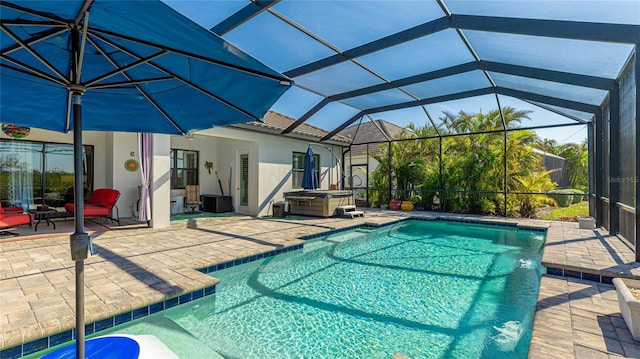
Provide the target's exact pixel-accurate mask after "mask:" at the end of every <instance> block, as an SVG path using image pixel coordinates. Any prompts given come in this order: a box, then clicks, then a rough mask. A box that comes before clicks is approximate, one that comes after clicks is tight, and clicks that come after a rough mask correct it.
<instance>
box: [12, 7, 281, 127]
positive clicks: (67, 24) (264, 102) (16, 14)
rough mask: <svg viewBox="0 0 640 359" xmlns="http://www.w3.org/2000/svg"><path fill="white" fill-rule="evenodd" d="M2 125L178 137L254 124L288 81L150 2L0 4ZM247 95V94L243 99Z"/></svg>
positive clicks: (183, 18)
mask: <svg viewBox="0 0 640 359" xmlns="http://www.w3.org/2000/svg"><path fill="white" fill-rule="evenodd" d="M0 6H1V7H0V9H1V11H0V12H1V15H0V16H1V17H2V20H1V21H2V32H1V35H0V36H1V37H0V43H1V44H2V45H1V46H2V57H1V65H2V89H1V93H2V102H1V105H0V106H1V107H0V110H1V111H0V112H1V114H2V115H1V116H2V117H1V120H2V122H3V123H14V124H20V125H24V126H33V127H38V128H44V129H49V130H53V131H59V132H67V131H71V130H73V121H72V120H71V118H72V116H71V108H72V105H71V104H72V101H71V97H72V95H73V94H74V93H82V94H83V98H82V101H83V105H84V109H83V115H84V118H85V119H84V120H83V124H82V125H83V129H84V130H98V131H114V130H117V131H122V132H148V133H167V134H185V133H187V132H188V131H190V130H199V129H206V128H211V127H213V126H222V125H228V124H232V123H239V122H247V121H253V120H259V119H260V118H261V117H262V115H263V114H264V113H265V112H266V111H267V110H268V109H269V108H270V107H271V105H272V104H273V103H274V102H275V101H276V100H277V99H278V98H279V97H280V95H282V94H283V93H284V92H285V91H286V90H287V88H288V85H290V84H291V83H290V81H289V80H288V79H287V78H285V77H284V76H282V75H280V74H279V73H277V72H275V71H273V70H271V69H270V68H268V67H266V66H264V65H263V64H262V63H260V62H258V61H257V60H255V59H253V58H252V57H250V56H248V55H247V54H245V53H243V52H242V51H241V50H239V49H237V48H235V47H234V46H233V45H231V44H230V43H228V42H226V41H224V40H222V39H221V38H219V37H218V36H217V35H215V34H213V33H211V32H210V31H208V30H206V29H204V28H202V27H200V26H199V25H197V24H196V23H193V22H191V21H189V20H187V19H186V18H185V17H184V16H182V15H181V14H179V13H177V12H176V11H175V10H173V9H171V8H170V7H168V6H167V5H165V4H163V3H162V2H159V1H109V0H93V1H91V0H86V1H85V0H62V1H3V2H2V3H1V4H0ZM252 94H255V95H254V96H252Z"/></svg>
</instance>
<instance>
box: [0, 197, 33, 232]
mask: <svg viewBox="0 0 640 359" xmlns="http://www.w3.org/2000/svg"><path fill="white" fill-rule="evenodd" d="M32 223H33V216H32V215H31V214H29V213H23V209H22V207H7V210H5V209H3V208H2V204H0V235H11V236H17V235H18V233H15V232H11V231H9V229H11V228H12V227H15V226H21V225H23V224H28V225H29V227H31V225H32Z"/></svg>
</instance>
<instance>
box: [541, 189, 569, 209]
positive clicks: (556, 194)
mask: <svg viewBox="0 0 640 359" xmlns="http://www.w3.org/2000/svg"><path fill="white" fill-rule="evenodd" d="M573 191H574V190H573V189H554V190H551V191H549V192H548V193H547V194H548V196H549V197H551V198H553V199H554V200H555V201H556V203H557V204H558V206H560V207H569V206H570V205H571V203H572V201H573V197H574V196H573V195H574V192H573Z"/></svg>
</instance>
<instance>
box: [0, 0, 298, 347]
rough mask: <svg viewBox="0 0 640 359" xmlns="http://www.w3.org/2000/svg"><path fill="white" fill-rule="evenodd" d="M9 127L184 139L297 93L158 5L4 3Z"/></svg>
mask: <svg viewBox="0 0 640 359" xmlns="http://www.w3.org/2000/svg"><path fill="white" fill-rule="evenodd" d="M0 21H1V28H2V31H1V32H0V46H1V52H0V67H1V70H2V71H0V82H1V86H0V121H1V122H2V123H12V124H17V125H22V126H30V127H37V128H42V129H48V130H53V131H58V132H68V131H73V132H74V136H73V137H74V168H75V180H74V186H75V193H74V195H75V198H83V193H82V188H83V185H82V170H81V169H82V130H83V129H84V130H97V131H119V132H145V133H163V134H182V135H185V134H187V133H188V132H190V131H195V130H201V129H206V128H211V127H214V126H223V125H228V124H233V123H240V122H248V121H253V120H259V119H260V118H261V117H262V116H263V115H264V113H265V112H266V111H267V110H268V109H269V108H270V107H271V105H273V103H274V102H275V101H276V100H277V99H278V98H279V97H280V96H281V95H282V94H283V93H284V92H285V91H286V90H287V89H288V88H289V87H290V86H291V81H290V80H289V79H288V78H286V77H284V76H283V75H281V74H279V73H278V72H276V71H274V70H272V69H270V68H268V67H266V66H265V65H263V64H262V63H260V62H259V61H257V60H255V59H254V58H252V57H250V56H248V55H247V54H245V53H243V52H242V51H241V50H239V49H237V48H236V47H234V46H233V45H231V44H230V43H228V42H226V41H224V40H222V39H221V38H220V37H218V36H217V35H215V34H213V33H212V32H210V31H208V30H206V29H204V28H202V27H200V26H199V25H197V24H196V23H194V22H192V21H190V20H188V19H187V18H186V17H184V16H183V15H181V14H179V13H178V12H176V11H175V10H173V9H172V8H170V7H169V6H167V5H166V4H164V3H162V2H160V1H154V0H142V1H141V0H128V1H110V0H59V1H41V0H40V1H20V0H9V1H2V2H0ZM83 215H84V211H83V208H82V206H78V207H77V208H76V211H75V232H74V233H73V234H72V235H71V257H72V259H73V260H74V261H76V333H77V344H76V349H77V351H76V355H77V356H78V357H82V358H84V313H83V312H84V298H83V296H84V274H83V273H84V272H83V268H84V259H86V258H87V251H88V247H89V242H90V239H89V236H88V235H87V234H86V233H85V232H84V216H83Z"/></svg>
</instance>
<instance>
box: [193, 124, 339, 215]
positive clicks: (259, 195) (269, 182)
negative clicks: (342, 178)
mask: <svg viewBox="0 0 640 359" xmlns="http://www.w3.org/2000/svg"><path fill="white" fill-rule="evenodd" d="M199 133H201V134H202V137H208V136H215V137H217V138H218V139H217V141H218V144H217V152H218V153H217V158H218V162H219V163H220V165H221V166H223V167H222V168H219V171H218V175H219V177H220V180H221V181H222V182H223V188H224V189H225V195H227V193H226V189H227V187H228V185H227V181H228V176H229V167H230V164H231V163H233V173H232V174H233V176H232V182H233V183H232V189H233V190H232V191H231V195H232V197H233V206H234V209H235V211H236V212H237V213H242V214H247V215H252V216H266V215H271V214H272V212H271V211H272V205H273V203H275V202H278V201H281V200H284V195H283V193H284V192H289V191H292V190H294V189H293V188H292V181H293V180H292V178H291V175H292V167H291V159H292V153H293V152H301V153H304V152H306V151H307V147H308V145H309V141H308V140H298V139H293V138H287V137H283V136H279V135H270V134H265V133H260V132H252V131H245V130H239V129H234V128H228V127H220V128H213V129H210V130H205V131H201V132H199ZM328 147H329V148H331V146H328ZM312 149H313V151H314V153H316V154H318V155H320V188H323V189H328V188H329V184H330V183H336V181H337V178H338V176H339V173H340V172H339V169H338V165H337V161H336V160H335V159H334V158H333V156H332V155H331V153H330V152H329V151H328V150H326V149H325V148H323V147H320V146H312ZM332 151H333V152H334V153H335V154H336V155H337V156H340V154H341V147H340V146H333V148H332ZM243 153H246V154H248V155H249V205H248V206H240V205H239V202H240V201H239V198H238V196H239V187H240V167H239V166H240V162H239V160H240V155H241V154H243ZM215 166H216V164H215V163H214V168H215ZM330 181H331V182H330Z"/></svg>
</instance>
